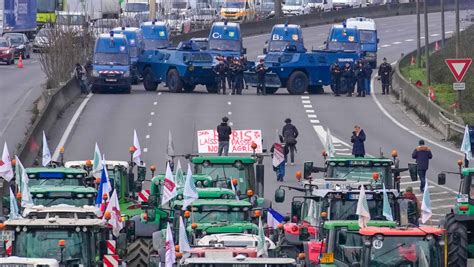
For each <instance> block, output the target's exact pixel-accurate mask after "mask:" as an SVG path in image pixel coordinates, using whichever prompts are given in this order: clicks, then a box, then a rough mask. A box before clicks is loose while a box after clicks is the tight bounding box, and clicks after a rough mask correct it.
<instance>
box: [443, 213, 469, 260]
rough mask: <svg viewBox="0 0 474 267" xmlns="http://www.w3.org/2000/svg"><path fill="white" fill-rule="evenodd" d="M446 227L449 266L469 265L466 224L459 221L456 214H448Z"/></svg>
mask: <svg viewBox="0 0 474 267" xmlns="http://www.w3.org/2000/svg"><path fill="white" fill-rule="evenodd" d="M444 226H445V229H446V230H447V234H448V244H447V245H448V266H449V267H465V266H467V256H468V252H467V228H466V225H464V224H462V223H460V222H458V221H456V220H455V218H454V214H452V213H450V214H447V215H446V221H445V225H444Z"/></svg>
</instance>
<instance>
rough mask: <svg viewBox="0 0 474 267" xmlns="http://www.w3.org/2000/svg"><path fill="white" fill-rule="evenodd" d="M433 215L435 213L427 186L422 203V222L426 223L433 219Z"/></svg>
mask: <svg viewBox="0 0 474 267" xmlns="http://www.w3.org/2000/svg"><path fill="white" fill-rule="evenodd" d="M431 215H433V211H432V209H431V198H430V190H429V189H428V186H425V191H424V192H423V200H422V201H421V222H422V223H426V222H427V221H428V220H429V219H430V218H431Z"/></svg>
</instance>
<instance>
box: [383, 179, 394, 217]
mask: <svg viewBox="0 0 474 267" xmlns="http://www.w3.org/2000/svg"><path fill="white" fill-rule="evenodd" d="M382 187H383V216H384V217H385V218H386V219H387V221H393V214H392V208H390V202H389V201H388V194H387V190H386V189H385V184H382Z"/></svg>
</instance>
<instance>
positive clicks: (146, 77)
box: [143, 68, 158, 91]
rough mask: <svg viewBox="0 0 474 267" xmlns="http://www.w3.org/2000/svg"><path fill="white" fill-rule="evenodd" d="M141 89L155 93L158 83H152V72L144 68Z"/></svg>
mask: <svg viewBox="0 0 474 267" xmlns="http://www.w3.org/2000/svg"><path fill="white" fill-rule="evenodd" d="M143 87H145V90H147V91H156V89H157V88H158V83H157V82H155V81H154V78H153V72H152V71H151V69H150V68H146V69H145V71H144V73H143Z"/></svg>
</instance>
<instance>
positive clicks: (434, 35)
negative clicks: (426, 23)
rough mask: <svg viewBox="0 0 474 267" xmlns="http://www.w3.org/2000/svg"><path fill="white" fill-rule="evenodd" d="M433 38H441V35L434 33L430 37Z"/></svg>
mask: <svg viewBox="0 0 474 267" xmlns="http://www.w3.org/2000/svg"><path fill="white" fill-rule="evenodd" d="M430 36H431V37H436V36H439V33H433V34H432V35H430Z"/></svg>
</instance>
